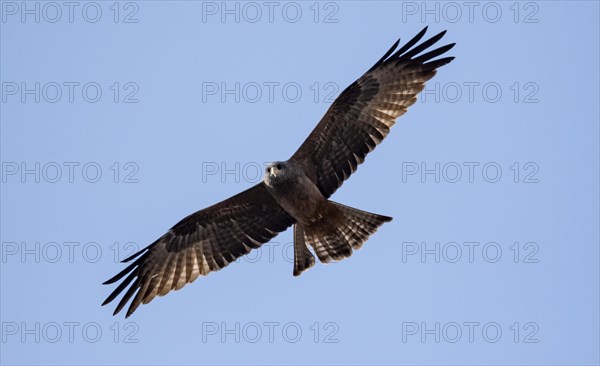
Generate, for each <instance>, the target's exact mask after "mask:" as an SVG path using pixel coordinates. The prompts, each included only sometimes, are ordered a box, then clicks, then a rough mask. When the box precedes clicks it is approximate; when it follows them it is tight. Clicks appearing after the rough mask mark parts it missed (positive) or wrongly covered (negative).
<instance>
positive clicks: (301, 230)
mask: <svg viewBox="0 0 600 366" xmlns="http://www.w3.org/2000/svg"><path fill="white" fill-rule="evenodd" d="M426 29H427V28H425V29H423V30H422V31H421V32H420V33H419V34H417V35H416V36H415V37H414V38H412V39H411V40H410V41H408V42H407V43H406V44H405V45H403V46H402V47H400V48H399V49H397V50H396V48H397V47H398V44H399V41H398V42H396V43H395V44H394V45H393V46H392V48H391V49H390V50H389V51H388V52H386V53H385V55H384V56H383V57H382V58H381V59H380V60H379V61H377V63H375V65H373V67H371V68H370V69H369V70H368V71H367V72H366V73H365V74H364V75H363V76H361V77H360V78H359V79H358V80H356V81H355V82H354V83H352V84H351V85H350V86H349V87H348V88H346V89H345V90H344V91H343V92H342V93H341V94H340V96H339V97H338V98H337V99H336V100H335V102H334V103H333V104H332V105H331V107H330V108H329V110H328V111H327V113H325V115H324V116H323V118H322V119H321V121H320V122H319V123H318V124H317V127H316V128H315V129H314V130H313V131H312V132H311V133H310V135H309V136H308V138H307V139H306V140H305V141H304V143H303V144H302V145H301V146H300V148H299V149H298V150H297V151H296V152H295V153H294V155H293V156H292V157H291V158H290V159H288V160H287V161H283V162H275V163H272V164H270V165H269V166H268V167H267V170H266V172H265V177H264V179H263V181H262V182H260V183H259V184H256V185H254V186H253V187H250V188H249V189H247V190H245V191H243V192H241V193H239V194H237V195H235V196H233V197H230V198H228V199H226V200H225V201H222V202H219V203H217V204H215V205H212V206H210V207H207V208H205V209H203V210H200V211H198V212H195V213H193V214H191V215H189V216H188V217H186V218H184V219H183V220H181V221H180V222H178V223H177V224H176V225H175V226H173V227H172V228H171V229H170V230H169V231H168V232H167V233H165V234H164V235H163V236H161V237H160V238H159V239H158V240H156V241H155V242H154V243H152V244H150V245H149V246H148V247H146V248H144V249H142V250H141V251H139V252H138V253H135V254H133V255H132V256H130V257H128V258H126V259H125V260H124V261H123V262H129V261H132V260H134V261H133V263H131V264H129V266H127V267H126V268H125V269H124V270H122V271H121V272H120V273H118V274H117V275H115V276H114V277H113V278H111V279H109V280H108V281H106V282H105V284H111V283H114V282H116V281H119V280H121V281H122V282H121V283H120V284H119V286H117V288H116V289H115V290H114V291H113V292H112V293H111V294H110V295H109V296H108V298H107V299H106V300H105V301H104V303H103V305H106V304H108V303H109V302H111V301H112V300H114V299H115V298H116V297H117V296H118V295H119V294H120V293H122V292H123V291H125V293H124V295H123V298H122V299H121V301H120V302H119V304H118V305H117V308H116V310H115V312H114V314H116V313H118V312H119V311H121V309H122V308H123V307H124V306H125V305H126V304H127V303H128V302H129V301H130V300H131V299H132V298H133V300H131V304H130V306H129V309H128V310H127V315H126V316H129V315H131V314H132V313H133V312H134V311H135V310H136V309H137V307H138V306H139V305H140V304H146V303H148V302H150V301H152V300H153V299H154V298H155V297H156V296H164V295H166V294H167V293H169V292H170V291H172V290H179V289H180V288H182V287H183V286H185V285H186V284H187V283H191V282H193V281H194V280H196V278H198V277H199V276H201V275H202V276H205V275H207V274H209V273H211V272H214V271H218V270H220V269H222V268H224V267H225V266H227V265H228V264H229V263H231V262H233V261H235V260H236V259H237V258H239V257H240V256H242V255H245V254H247V253H248V252H250V251H251V250H252V249H255V248H258V247H260V246H261V245H262V244H264V243H266V242H268V241H269V240H271V239H272V238H273V237H275V236H276V235H277V234H278V233H280V232H282V231H284V230H286V229H287V228H288V227H290V226H292V225H293V226H294V272H293V273H294V275H295V276H298V275H300V274H301V273H302V272H304V271H305V270H307V269H308V268H310V267H312V266H313V265H314V264H315V258H314V256H313V254H312V253H311V251H310V250H309V247H310V248H312V250H313V252H314V253H315V254H316V255H317V257H318V258H319V260H320V261H321V262H324V263H327V262H330V261H332V260H333V261H335V260H341V259H343V258H346V257H349V256H350V255H352V253H353V251H354V250H356V249H359V248H360V247H361V246H362V245H363V244H364V242H365V241H366V240H367V239H368V238H369V236H370V235H372V234H373V233H375V231H377V229H378V228H379V227H380V226H381V225H382V224H383V223H385V222H388V221H391V220H392V218H391V217H388V216H383V215H378V214H373V213H369V212H366V211H362V210H358V209H355V208H351V207H348V206H344V205H342V204H339V203H336V202H333V201H331V200H330V199H329V198H330V197H331V195H332V194H333V193H334V192H335V191H336V190H337V189H338V188H339V187H340V186H341V185H342V183H343V182H344V181H345V180H346V179H348V177H350V175H351V174H352V173H353V172H354V171H355V170H356V168H357V166H358V165H359V164H361V163H362V162H363V161H364V159H365V157H366V155H367V154H368V153H369V152H370V151H372V150H373V149H374V148H375V147H376V146H377V145H378V144H379V143H380V142H381V141H383V139H384V138H385V137H386V136H387V135H388V134H389V132H390V128H391V127H392V126H393V125H394V123H395V121H396V119H397V118H398V117H400V116H401V115H402V114H404V113H405V112H406V110H407V109H408V107H409V106H411V105H412V104H414V103H415V102H416V96H417V94H418V93H420V92H421V91H422V90H423V88H424V86H425V82H426V81H427V80H429V79H431V78H432V77H433V76H434V75H435V73H436V69H437V68H439V67H441V66H443V65H446V64H447V63H449V62H450V61H452V59H453V57H445V58H440V59H435V58H436V57H438V56H440V55H442V54H444V53H445V52H446V51H448V50H449V49H451V48H452V47H453V46H454V44H449V45H445V46H442V47H439V48H437V49H434V50H432V51H429V52H427V53H422V52H423V51H425V50H426V49H428V48H429V47H430V46H432V45H433V44H435V43H436V42H437V41H439V40H440V39H441V38H442V36H443V35H444V33H445V32H442V33H439V34H437V35H435V36H433V37H432V38H430V39H428V40H426V41H424V42H422V43H421V44H419V45H417V43H418V42H419V41H420V40H421V38H422V37H423V36H424V34H425V32H426Z"/></svg>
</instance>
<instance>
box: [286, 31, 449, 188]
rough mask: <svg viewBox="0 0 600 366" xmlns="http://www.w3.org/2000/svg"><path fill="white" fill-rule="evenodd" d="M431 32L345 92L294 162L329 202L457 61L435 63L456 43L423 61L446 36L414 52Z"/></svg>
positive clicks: (387, 57)
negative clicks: (440, 71) (432, 83)
mask: <svg viewBox="0 0 600 366" xmlns="http://www.w3.org/2000/svg"><path fill="white" fill-rule="evenodd" d="M426 31H427V27H426V28H425V29H423V30H422V31H421V32H420V33H419V34H417V35H416V36H415V37H414V38H413V39H411V40H410V41H409V42H408V43H406V44H405V45H404V46H402V47H401V48H400V49H398V50H397V51H395V50H396V48H397V47H398V44H399V43H400V40H398V41H397V42H396V43H395V44H394V45H393V46H392V48H390V50H389V51H387V52H386V54H385V55H384V56H383V57H382V58H381V59H380V60H379V61H378V62H377V63H376V64H375V65H373V67H371V69H369V71H367V72H366V73H365V74H364V75H363V76H361V77H360V78H359V79H358V80H357V81H355V82H354V83H353V84H352V85H350V86H349V87H348V88H346V89H345V90H344V91H343V92H342V93H341V94H340V95H339V97H338V98H337V99H336V100H335V102H334V103H333V104H332V105H331V107H330V108H329V110H328V111H327V113H325V116H323V118H322V119H321V121H320V122H319V124H318V125H317V127H315V129H314V130H313V131H312V132H311V134H310V135H309V136H308V138H307V139H306V140H305V141H304V143H303V144H302V145H301V146H300V148H299V149H298V151H296V153H295V154H294V155H293V156H292V158H291V160H295V161H296V162H299V163H300V164H301V165H302V167H303V169H304V170H305V171H306V172H307V174H308V175H309V177H311V179H312V180H313V181H314V182H315V183H316V184H317V186H318V187H319V190H320V191H321V193H322V194H323V195H324V196H325V197H327V198H328V197H329V196H331V195H332V194H333V193H334V192H335V191H336V190H337V189H338V188H339V187H340V186H341V185H342V183H343V182H344V180H346V179H347V178H348V177H349V176H350V174H352V173H353V172H354V171H355V170H356V168H357V166H358V164H360V163H362V162H363V161H364V159H365V156H366V155H367V154H368V153H369V152H370V151H371V150H373V149H374V148H375V146H377V144H379V143H380V142H381V141H382V140H383V139H384V138H385V137H386V136H387V135H388V133H389V132H390V128H391V127H392V126H393V125H394V123H395V122H396V119H397V118H398V117H400V116H401V115H403V114H404V113H405V112H406V110H407V108H408V107H410V106H411V105H413V104H414V103H415V102H416V100H417V94H418V93H420V92H421V91H422V90H423V88H424V87H425V82H426V81H427V80H429V79H431V78H432V77H433V76H434V75H435V74H436V69H437V68H438V67H441V66H443V65H445V64H447V63H449V62H450V61H452V60H453V59H454V57H445V58H440V59H437V60H433V59H434V58H435V57H438V56H440V55H442V54H443V53H445V52H446V51H448V50H449V49H451V48H452V47H453V46H454V43H452V44H449V45H446V46H442V47H440V48H437V49H434V50H433V51H430V52H427V53H424V54H421V55H419V54H420V53H421V52H423V51H425V50H426V49H428V48H429V47H431V46H432V45H433V44H435V43H436V42H437V41H439V40H440V39H441V38H442V37H443V35H444V34H445V33H446V32H445V31H444V32H442V33H439V34H438V35H436V36H434V37H432V38H430V39H429V40H427V41H424V42H422V43H421V44H419V45H417V46H415V45H416V44H417V43H418V42H419V41H420V40H421V38H423V36H424V35H425V32H426ZM413 46H414V47H413ZM394 51H395V52H394Z"/></svg>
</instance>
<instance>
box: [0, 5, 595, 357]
mask: <svg viewBox="0 0 600 366" xmlns="http://www.w3.org/2000/svg"><path fill="white" fill-rule="evenodd" d="M0 6H1V8H0V11H1V14H0V15H1V19H0V33H1V34H0V41H1V47H0V51H1V56H0V79H1V93H2V95H1V97H2V100H1V103H0V108H1V111H0V118H1V124H0V132H1V145H2V146H1V148H0V152H1V155H2V156H1V161H2V182H1V184H2V185H1V187H2V192H1V198H2V203H1V215H2V220H1V226H0V228H1V233H2V234H1V242H2V252H1V253H0V254H1V262H0V266H1V267H0V268H1V270H0V274H1V289H0V295H1V310H0V316H1V326H2V329H1V336H2V340H1V342H0V346H1V347H2V352H1V356H0V361H1V362H2V363H3V364H131V363H133V364H160V363H163V364H164V363H173V364H273V363H277V364H317V363H318V364H367V363H377V364H565V363H568V364H598V363H599V362H600V359H599V354H598V343H599V331H598V329H599V314H598V308H599V306H600V305H599V283H598V282H599V250H598V248H599V246H598V243H599V242H600V240H599V239H600V238H599V228H598V221H599V216H598V213H599V196H598V192H599V184H598V183H599V182H598V180H599V177H598V166H599V161H598V157H599V147H598V141H599V140H598V137H599V129H598V128H599V124H598V121H599V111H598V101H599V74H598V73H599V71H598V70H599V67H598V66H599V39H598V37H599V36H598V35H599V23H598V12H599V6H598V3H597V2H594V1H579V2H566V1H552V2H550V1H535V2H492V3H469V2H467V3H460V2H458V3H454V2H453V3H444V2H427V3H424V2H391V1H389V2H388V1H385V2H384V1H381V2H368V3H367V2H366V1H349V2H312V1H310V2H290V3H285V2H252V3H241V2H227V3H223V2H220V1H219V2H210V1H209V2H199V1H179V2H166V1H137V2H136V1H134V2H119V3H116V2H104V1H98V2H73V3H69V4H67V5H65V4H64V3H61V2H59V3H49V2H36V1H27V2H13V1H1V2H0ZM425 25H429V34H430V35H433V34H435V33H437V32H439V31H442V30H445V29H447V30H448V33H447V35H446V36H445V38H444V41H445V42H456V43H457V46H456V47H455V48H454V49H452V51H451V52H450V53H451V54H452V55H453V56H456V59H455V60H454V61H453V62H452V63H451V64H449V65H447V66H445V67H443V68H442V69H441V70H440V71H439V73H438V75H437V76H436V77H435V78H434V79H432V80H431V81H430V82H429V83H428V84H427V88H426V90H425V92H424V93H423V94H422V95H421V97H420V98H419V100H418V102H417V103H416V104H415V105H414V106H413V107H411V108H410V110H409V111H408V113H407V114H406V115H404V116H403V117H401V118H400V119H399V120H398V121H397V124H396V126H394V128H393V129H392V132H391V134H390V135H389V137H388V138H387V139H386V140H385V141H384V143H383V144H382V145H380V146H379V147H378V148H377V149H376V150H375V151H374V152H373V153H371V154H370V155H369V156H368V158H367V160H366V162H365V164H363V165H361V166H360V168H359V169H358V171H357V173H355V174H354V175H353V176H352V178H351V179H350V180H349V181H347V182H346V183H345V184H344V186H343V187H342V188H341V189H340V190H339V191H338V192H336V194H335V195H334V196H333V199H334V200H335V201H338V202H341V203H343V204H346V205H350V206H353V207H357V208H360V209H363V210H367V211H372V212H377V213H381V214H385V215H389V216H393V217H394V220H393V221H392V222H391V223H388V224H385V225H384V226H383V227H382V228H381V229H380V230H379V231H378V232H377V233H376V234H375V235H374V236H373V237H372V238H371V239H370V240H369V241H368V242H367V243H366V244H365V245H364V246H363V248H362V249H361V250H360V251H358V252H356V253H355V254H354V255H353V256H352V257H351V258H349V259H347V260H344V261H342V262H340V263H335V264H328V265H323V264H317V265H316V266H315V267H314V268H312V269H310V270H309V271H307V272H306V273H304V274H303V275H302V276H300V277H299V278H294V277H292V268H293V264H292V263H291V253H292V252H291V240H292V235H291V230H288V231H287V232H285V233H283V234H281V235H279V236H278V237H277V238H275V239H274V240H273V241H272V242H271V243H269V244H266V245H265V246H264V247H263V248H261V250H259V251H256V252H253V253H251V254H250V255H249V256H248V257H247V258H242V259H240V260H239V263H235V264H232V265H231V266H229V267H227V268H226V269H224V270H222V271H220V272H217V273H214V274H211V275H209V276H208V277H205V278H199V279H198V280H196V282H194V283H193V284H192V285H188V286H186V287H185V288H184V289H182V290H181V291H178V292H174V293H170V294H169V295H168V296H166V297H164V298H158V299H156V300H154V301H153V302H152V303H151V304H149V305H145V306H142V307H141V308H139V309H138V311H137V312H136V313H135V314H134V315H133V316H132V317H130V318H128V319H124V317H123V316H122V315H119V316H117V317H112V316H111V314H112V311H113V307H112V306H110V307H100V303H101V302H102V301H103V299H104V298H105V297H106V296H107V295H108V294H109V292H110V291H111V288H112V287H108V286H102V285H101V282H103V281H104V280H106V279H107V278H109V277H111V276H112V275H113V274H115V273H116V272H117V271H119V270H120V269H122V268H123V265H122V264H120V263H118V259H122V258H125V257H126V256H127V255H128V254H130V253H132V252H133V251H134V250H135V249H136V248H139V249H141V248H143V247H144V246H146V245H148V244H149V243H151V242H152V241H154V240H155V239H156V238H158V237H159V236H160V235H162V234H163V233H164V232H165V231H166V230H168V229H169V228H170V227H171V226H172V225H173V224H174V223H176V222H177V221H179V219H181V218H182V217H184V216H186V215H187V214H189V213H191V212H194V211H196V210H198V209H201V208H204V207H206V206H209V205H211V204H213V203H215V202H218V201H220V200H222V199H225V198H227V197H229V196H231V195H233V194H235V193H237V192H239V191H241V190H243V189H246V188H247V187H249V186H251V185H252V184H254V183H256V182H257V181H258V179H260V177H259V171H262V167H263V166H264V164H265V163H267V162H270V161H275V160H284V159H287V158H288V157H289V156H290V155H291V154H292V153H293V152H294V151H295V150H296V148H297V147H298V146H299V145H300V143H301V142H302V141H303V140H304V139H305V137H306V136H307V134H308V133H309V132H310V131H311V130H312V128H314V126H315V125H316V123H317V122H318V120H319V119H320V117H321V116H322V115H323V113H324V112H325V111H326V109H327V108H328V106H329V105H330V104H331V100H333V99H334V98H335V96H337V94H338V93H339V92H340V91H341V90H343V88H345V87H346V86H347V85H348V84H350V83H351V82H352V81H354V80H355V79H356V78H357V77H359V76H360V75H361V74H362V73H363V72H365V71H366V70H367V69H368V68H369V67H371V65H372V64H373V63H374V62H375V61H376V60H377V59H378V58H379V57H381V55H383V53H384V52H385V51H386V50H387V49H388V48H389V46H391V44H392V43H393V42H394V41H395V40H396V39H397V38H398V37H401V38H402V40H403V41H406V40H408V39H410V37H412V36H413V35H414V34H416V33H417V32H418V31H419V30H421V29H422V28H423V27H424V26H425ZM111 305H112V304H111Z"/></svg>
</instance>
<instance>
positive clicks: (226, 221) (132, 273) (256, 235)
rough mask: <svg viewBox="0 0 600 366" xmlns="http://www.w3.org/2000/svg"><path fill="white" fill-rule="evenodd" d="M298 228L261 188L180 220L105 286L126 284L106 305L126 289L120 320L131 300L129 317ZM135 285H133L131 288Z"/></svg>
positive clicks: (127, 260)
mask: <svg viewBox="0 0 600 366" xmlns="http://www.w3.org/2000/svg"><path fill="white" fill-rule="evenodd" d="M293 223H294V219H293V218H292V217H291V216H289V215H288V214H287V213H286V212H285V211H284V210H283V209H282V208H281V207H280V206H279V205H278V204H277V203H276V202H275V200H274V199H273V198H272V197H271V195H270V194H269V193H268V192H267V190H266V188H265V187H264V184H263V183H259V184H257V185H255V186H254V187H252V188H250V189H248V190H246V191H244V192H242V193H239V194H237V195H235V196H233V197H231V198H228V199H227V200H225V201H223V202H220V203H217V204H216V205H213V206H211V207H208V208H206V209H204V210H201V211H198V212H196V213H193V214H191V215H189V216H188V217H186V218H184V219H183V220H181V221H180V222H179V223H178V224H176V225H175V226H173V228H172V229H171V230H169V231H168V232H167V233H166V234H165V235H163V236H162V237H160V238H159V239H158V240H157V241H155V242H154V243H152V244H151V245H149V246H148V247H146V248H144V249H142V250H141V251H139V252H138V253H135V254H133V255H132V256H130V257H129V258H126V259H125V260H124V261H123V262H129V261H131V260H133V259H135V258H137V259H136V260H135V261H134V262H133V263H131V264H130V265H129V266H128V267H127V268H125V269H124V270H123V271H122V272H120V273H119V274H117V275H116V276H114V277H113V278H111V279H110V280H108V281H106V282H105V283H104V284H111V283H114V282H116V281H119V280H121V279H123V281H122V282H121V284H119V286H118V287H117V288H116V289H115V290H114V291H113V292H112V293H111V294H110V296H108V298H107V299H106V300H105V301H104V303H103V304H102V305H106V304H108V303H109V302H111V301H112V300H114V299H115V298H116V297H117V296H118V295H119V294H120V293H121V292H123V291H124V290H125V288H127V287H128V286H129V288H128V289H127V291H126V292H125V295H123V298H122V299H121V301H120V302H119V305H118V306H117V308H116V310H115V312H114V315H116V314H117V313H118V312H119V311H121V309H122V308H123V307H124V306H125V305H126V304H127V302H128V301H129V300H130V299H131V298H132V297H133V295H134V294H135V297H134V298H133V301H132V302H131V305H130V306H129V309H128V310H127V315H126V316H127V317H128V316H130V315H131V314H132V313H133V312H134V311H135V309H137V307H138V306H139V305H140V304H142V303H144V304H147V303H149V302H150V301H152V299H154V298H155V297H156V295H159V296H164V295H166V294H167V293H168V292H170V291H171V290H179V289H180V288H182V287H183V286H185V285H186V284H188V283H191V282H193V281H194V280H195V279H196V278H198V276H200V275H203V276H205V275H207V274H209V273H210V272H213V271H218V270H220V269H221V268H223V267H225V266H227V265H228V264H229V263H231V262H233V261H234V260H236V259H237V258H239V257H241V256H242V255H244V254H247V253H248V252H250V250H252V249H254V248H258V247H259V246H261V245H262V244H264V243H266V242H268V241H269V240H271V239H272V238H273V237H275V236H276V235H277V234H278V233H280V232H282V231H284V230H285V229H287V228H288V227H289V226H291V225H292V224H293ZM130 284H131V285H130ZM136 291H137V293H136Z"/></svg>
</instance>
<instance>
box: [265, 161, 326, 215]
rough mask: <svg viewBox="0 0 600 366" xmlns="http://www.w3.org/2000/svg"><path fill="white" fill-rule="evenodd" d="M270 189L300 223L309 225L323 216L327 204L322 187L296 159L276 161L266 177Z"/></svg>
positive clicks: (282, 206)
mask: <svg viewBox="0 0 600 366" xmlns="http://www.w3.org/2000/svg"><path fill="white" fill-rule="evenodd" d="M263 182H264V183H265V186H266V188H267V191H268V192H269V194H271V196H272V197H273V198H274V199H275V201H276V202H277V203H278V204H279V206H281V208H283V209H284V210H285V212H287V213H288V214H289V215H290V216H292V217H293V218H294V219H295V220H296V222H297V223H300V224H303V225H310V224H312V223H314V222H315V221H316V220H319V218H320V217H321V216H322V215H320V212H321V211H322V210H323V207H324V206H325V205H326V204H327V199H326V198H325V197H323V194H322V193H321V191H319V188H318V187H317V186H316V185H315V183H314V182H313V181H312V180H311V179H310V178H309V177H308V176H307V175H306V174H305V173H304V170H302V167H301V166H300V165H299V164H296V163H295V162H293V161H285V162H275V163H272V164H270V165H269V166H268V167H267V172H266V174H265V177H264V179H263Z"/></svg>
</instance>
